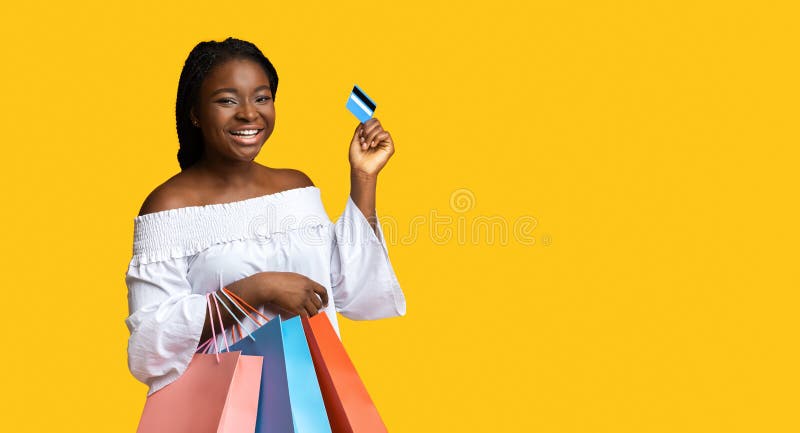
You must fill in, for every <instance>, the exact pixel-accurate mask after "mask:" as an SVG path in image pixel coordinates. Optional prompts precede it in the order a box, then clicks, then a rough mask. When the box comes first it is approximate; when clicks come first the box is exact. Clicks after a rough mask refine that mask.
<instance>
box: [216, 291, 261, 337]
mask: <svg viewBox="0 0 800 433" xmlns="http://www.w3.org/2000/svg"><path fill="white" fill-rule="evenodd" d="M213 298H214V302H217V299H219V303H220V304H222V307H223V308H225V310H227V311H228V314H230V315H231V317H233V320H235V321H236V323H237V324H239V326H241V327H244V324H243V323H242V322H241V321H239V318H238V317H236V314H233V311H231V309H230V308H228V306H227V305H225V303H224V302H222V299H220V298H219V293H218V292H214V295H213ZM228 299H230V298H228ZM234 305H236V304H235V303H234ZM217 308H219V307H217ZM236 308H239V306H238V305H236ZM239 311H242V310H241V308H239ZM242 313H244V311H242ZM245 317H247V318H250V316H245ZM250 320H253V319H250ZM254 323H255V322H254ZM220 326H221V325H220ZM258 326H259V325H258V323H256V329H258ZM247 336H248V337H250V339H252V340H253V341H256V339H255V337H253V335H252V332H250V333H248V334H247ZM231 337H233V328H231ZM226 341H227V340H226ZM228 351H230V348H228Z"/></svg>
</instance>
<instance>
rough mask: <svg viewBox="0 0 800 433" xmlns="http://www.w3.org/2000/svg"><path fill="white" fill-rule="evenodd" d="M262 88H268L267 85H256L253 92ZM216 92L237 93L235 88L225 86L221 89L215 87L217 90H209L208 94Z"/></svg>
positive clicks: (212, 94)
mask: <svg viewBox="0 0 800 433" xmlns="http://www.w3.org/2000/svg"><path fill="white" fill-rule="evenodd" d="M262 90H270V88H269V86H268V85H266V84H264V85H263V86H258V87H256V89H255V90H254V92H260V91H262ZM218 93H237V92H236V89H234V88H232V87H225V88H223V89H217V90H215V91H213V92H211V95H210V96H214V95H216V94H218Z"/></svg>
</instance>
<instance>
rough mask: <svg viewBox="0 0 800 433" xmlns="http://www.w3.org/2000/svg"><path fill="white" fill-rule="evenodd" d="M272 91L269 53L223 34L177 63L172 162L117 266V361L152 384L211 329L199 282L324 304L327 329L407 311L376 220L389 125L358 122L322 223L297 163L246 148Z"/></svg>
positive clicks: (274, 307)
mask: <svg viewBox="0 0 800 433" xmlns="http://www.w3.org/2000/svg"><path fill="white" fill-rule="evenodd" d="M277 90H278V75H277V73H276V71H275V68H274V67H273V66H272V64H271V63H270V62H269V60H268V59H267V58H266V57H264V55H263V54H262V53H261V51H260V50H259V49H258V48H257V47H256V46H255V45H253V44H251V43H249V42H245V41H241V40H237V39H233V38H228V39H226V40H225V41H223V42H213V41H212V42H202V43H200V44H198V45H197V46H196V47H195V48H194V49H193V50H192V52H191V53H190V54H189V57H188V58H187V60H186V63H185V65H184V67H183V71H182V72H181V77H180V82H179V84H178V98H177V103H176V109H175V117H176V122H177V129H178V139H179V141H180V149H179V151H178V162H179V163H180V167H181V172H180V173H178V174H176V175H175V176H173V177H172V178H170V179H169V180H167V181H166V182H164V183H163V184H162V185H160V186H159V187H157V188H156V189H155V190H154V191H153V192H152V193H151V194H150V195H149V196H148V197H147V199H146V200H145V201H144V204H143V205H142V208H141V211H140V213H139V216H138V217H136V218H135V220H134V243H133V258H132V259H131V262H130V265H129V266H128V271H127V274H126V283H127V286H128V303H129V309H130V316H129V317H128V318H127V320H126V324H127V325H128V329H129V330H130V332H131V336H130V339H129V342H128V365H129V368H130V370H131V372H132V373H133V375H134V376H135V377H136V378H137V379H139V380H140V381H142V382H144V383H145V384H147V385H148V386H149V387H150V394H152V393H153V392H155V391H157V390H159V389H161V388H163V387H164V386H166V385H168V384H169V383H171V382H172V381H174V380H175V379H177V378H178V377H179V376H180V375H181V374H182V373H183V372H184V371H185V369H186V367H187V365H188V364H189V361H190V360H191V358H192V355H193V354H194V352H195V350H196V348H197V346H198V344H199V343H200V342H201V341H203V340H205V339H206V338H207V337H208V336H209V326H208V317H207V315H206V299H205V296H204V295H205V294H206V293H209V292H212V291H215V290H220V289H221V287H222V286H224V287H226V288H227V289H228V290H231V291H233V292H234V293H236V294H237V295H238V296H240V297H241V298H243V299H244V300H245V301H246V302H248V303H249V304H251V305H253V306H256V307H258V308H259V309H260V310H261V311H262V312H263V313H264V314H265V315H267V316H268V317H275V316H276V315H277V314H279V313H280V314H282V316H283V317H288V316H290V315H297V314H302V315H309V316H310V315H314V314H316V313H317V312H319V311H326V312H327V315H328V317H329V318H330V320H331V322H332V324H333V326H334V329H337V332H338V326H337V323H336V314H335V313H336V312H340V313H342V314H343V315H344V316H346V317H349V318H351V319H377V318H383V317H392V316H398V315H404V314H405V299H404V296H403V293H402V291H401V289H400V286H399V283H398V281H397V278H396V276H395V275H394V271H393V269H392V266H391V263H390V261H389V256H388V253H387V249H386V243H385V240H384V238H383V233H382V231H381V228H380V225H378V224H376V222H375V221H376V220H377V217H376V214H375V191H376V182H377V175H378V173H379V172H380V170H381V169H382V168H383V167H384V166H385V164H386V162H387V161H388V160H389V158H390V157H391V155H392V154H393V153H394V143H393V141H392V137H391V135H390V134H389V133H388V132H387V131H385V130H384V129H383V127H382V126H381V124H380V122H379V121H378V120H377V119H370V120H369V121H368V122H366V123H364V124H359V125H358V127H357V128H356V130H355V133H354V134H353V138H352V140H351V142H350V151H349V152H350V156H349V158H350V167H351V173H350V182H351V189H350V197H349V198H348V201H347V204H346V207H345V210H344V213H343V214H342V216H341V218H340V219H339V220H338V221H337V222H336V224H333V223H332V222H331V221H330V220H329V219H328V216H327V214H326V213H325V210H324V208H323V205H322V202H321V200H320V192H319V189H317V187H315V186H314V184H313V183H312V182H311V180H310V179H309V178H308V176H306V175H305V174H303V173H302V172H300V171H297V170H291V169H277V168H270V167H266V166H263V165H261V164H258V163H257V162H255V161H254V158H255V157H256V156H257V155H258V153H259V151H260V150H261V147H262V146H263V145H264V142H266V140H267V139H268V138H269V136H270V134H271V133H272V131H273V129H274V127H275V106H274V100H275V94H276V92H277ZM223 319H224V320H225V321H226V327H227V326H228V325H230V324H232V323H233V320H232V318H230V317H227V316H223ZM227 335H228V338H230V331H228V332H227Z"/></svg>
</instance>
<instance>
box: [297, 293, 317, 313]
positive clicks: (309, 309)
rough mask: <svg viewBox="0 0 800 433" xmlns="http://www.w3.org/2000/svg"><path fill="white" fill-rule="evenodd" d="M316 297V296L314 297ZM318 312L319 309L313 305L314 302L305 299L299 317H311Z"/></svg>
mask: <svg viewBox="0 0 800 433" xmlns="http://www.w3.org/2000/svg"><path fill="white" fill-rule="evenodd" d="M315 297H316V296H315ZM317 312H319V308H317V307H316V306H315V305H314V302H313V301H312V300H311V299H307V300H306V303H305V304H303V311H302V312H301V315H303V314H304V315H306V316H307V317H311V316H313V315H315V314H317Z"/></svg>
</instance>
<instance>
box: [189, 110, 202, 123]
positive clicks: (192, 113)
mask: <svg viewBox="0 0 800 433" xmlns="http://www.w3.org/2000/svg"><path fill="white" fill-rule="evenodd" d="M189 120H191V121H192V125H194V126H197V127H198V128H199V127H200V121H199V120H197V116H195V114H194V108H192V109H191V110H189Z"/></svg>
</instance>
